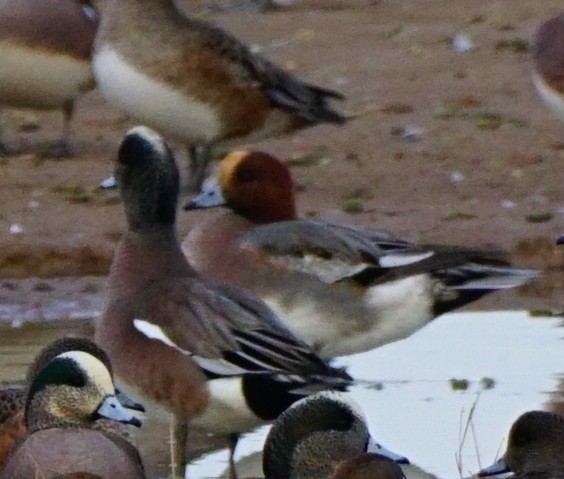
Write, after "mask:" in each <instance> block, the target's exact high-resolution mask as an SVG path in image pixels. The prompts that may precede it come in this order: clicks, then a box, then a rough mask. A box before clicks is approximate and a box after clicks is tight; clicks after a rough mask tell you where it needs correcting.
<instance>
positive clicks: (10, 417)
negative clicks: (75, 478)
mask: <svg viewBox="0 0 564 479" xmlns="http://www.w3.org/2000/svg"><path fill="white" fill-rule="evenodd" d="M73 351H74V352H78V351H82V352H85V353H88V354H91V355H92V356H94V357H95V358H97V359H99V360H100V361H101V362H102V363H103V364H104V365H105V366H106V368H107V369H108V371H109V372H110V375H111V376H112V378H113V375H112V366H111V363H110V359H109V358H108V356H107V354H106V353H105V352H104V351H103V350H102V349H101V348H100V347H99V346H98V345H97V344H96V343H94V342H93V341H92V340H90V339H87V338H80V337H65V338H59V339H56V340H55V341H53V342H52V343H50V344H49V345H47V346H46V347H44V348H43V349H42V350H41V351H40V353H39V354H38V355H37V356H36V358H35V360H34V361H33V363H32V364H31V365H30V366H29V368H28V371H27V374H26V379H25V382H24V384H23V385H21V386H20V385H18V386H15V385H13V386H4V387H2V388H0V469H1V468H2V466H3V464H4V462H5V461H6V459H7V457H8V456H9V455H10V453H11V451H12V449H13V448H14V446H15V445H16V443H17V441H19V440H20V439H21V438H22V437H23V436H25V435H26V434H27V428H26V425H25V420H24V409H25V401H26V396H27V393H26V389H28V388H29V387H30V386H31V384H32V382H33V379H34V378H35V376H36V375H37V373H38V372H39V371H40V370H41V369H42V368H43V367H44V366H45V365H46V364H48V363H49V362H50V361H51V360H52V359H54V358H55V357H57V356H59V355H60V354H62V353H66V352H73ZM116 394H117V397H118V399H119V401H120V403H121V404H122V405H123V406H124V407H126V408H128V409H133V410H135V411H140V412H144V411H145V409H144V407H143V406H142V405H141V404H139V403H136V402H134V401H132V400H131V399H130V398H128V397H127V396H125V395H124V394H123V393H121V392H118V391H116ZM92 428H93V429H98V430H102V431H104V430H105V431H111V432H113V433H115V434H119V435H121V436H123V437H125V438H126V437H128V435H129V434H128V433H129V431H128V429H127V427H126V426H123V425H122V424H120V423H117V422H115V421H108V420H105V419H99V420H96V421H94V422H93V423H92Z"/></svg>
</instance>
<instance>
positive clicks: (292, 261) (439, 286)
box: [182, 151, 538, 358]
mask: <svg viewBox="0 0 564 479" xmlns="http://www.w3.org/2000/svg"><path fill="white" fill-rule="evenodd" d="M222 205H223V206H226V207H227V208H229V209H230V211H227V212H225V213H224V214H220V215H216V216H214V217H213V218H211V219H209V220H207V221H201V222H198V223H197V224H196V225H195V226H194V228H192V229H191V231H190V232H189V234H188V236H187V237H186V239H185V240H184V242H183V245H182V248H183V251H184V253H185V254H186V257H187V258H188V261H189V262H190V264H191V265H192V266H193V267H194V268H195V269H197V270H198V271H206V272H207V274H210V275H211V276H213V277H214V278H216V279H218V280H222V281H226V282H229V283H232V284H235V285H238V286H242V287H244V288H247V289H249V290H251V291H253V292H254V293H255V294H257V295H258V296H259V297H261V298H262V299H263V300H264V301H265V302H266V303H267V304H268V305H269V306H271V307H272V308H273V309H274V310H275V311H276V312H277V313H278V314H279V315H280V317H281V318H283V320H284V321H285V323H286V324H287V325H288V326H289V327H290V329H291V330H292V331H293V332H294V333H296V335H297V336H298V337H300V338H302V339H304V340H305V341H306V342H307V343H309V344H311V345H312V346H313V347H314V349H315V350H316V351H317V352H318V353H319V354H320V355H321V356H322V357H324V358H331V357H335V356H341V355H346V354H354V353H358V352H362V351H367V350H370V349H372V348H375V347H378V346H381V345H383V344H386V343H389V342H391V341H396V340H398V339H402V338H405V337H407V336H409V335H411V334H413V333H414V332H415V331H417V330H418V329H420V328H422V327H423V326H425V325H426V324H427V323H429V322H430V321H431V320H432V319H434V318H435V317H437V316H438V315H440V314H443V313H446V312H448V311H451V310H453V309H455V308H458V307H460V306H463V305H465V304H467V303H469V302H471V301H474V300H476V299H478V298H480V297H482V296H483V295H485V294H488V293H490V292H492V291H496V290H498V289H504V288H510V287H514V286H518V285H521V284H523V283H524V282H526V281H528V280H530V279H532V278H535V277H536V276H538V272H536V271H531V270H522V269H514V268H511V267H510V266H509V264H508V263H507V262H505V261H504V260H503V259H501V258H500V255H499V253H497V252H489V251H480V250H475V249H470V248H462V247H456V246H446V245H445V246H442V245H441V246H430V245H417V244H414V243H410V242H407V241H405V240H402V239H399V238H396V237H393V236H391V235H389V234H386V233H381V232H378V231H376V230H373V229H369V228H360V227H354V226H346V225H340V224H334V223H328V222H323V221H317V220H300V219H298V218H297V213H296V204H295V198H294V188H293V181H292V177H291V174H290V171H289V169H288V167H287V166H286V165H285V164H284V163H282V162H281V161H280V160H278V159H277V158H274V157H273V156H271V155H269V154H267V153H262V152H245V151H242V152H233V153H230V154H229V155H227V156H226V157H225V158H224V159H223V160H222V161H221V162H220V164H219V167H218V170H217V173H216V175H215V176H213V177H212V178H210V179H208V180H206V182H205V184H204V187H203V189H202V192H201V194H200V195H199V196H197V197H196V198H195V199H193V200H191V201H190V202H189V203H188V204H187V205H186V207H185V208H186V209H198V208H209V207H215V206H222Z"/></svg>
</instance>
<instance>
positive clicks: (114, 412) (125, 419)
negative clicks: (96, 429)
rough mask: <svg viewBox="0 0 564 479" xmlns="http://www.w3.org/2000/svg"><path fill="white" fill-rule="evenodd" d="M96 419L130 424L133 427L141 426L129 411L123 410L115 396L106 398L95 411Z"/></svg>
mask: <svg viewBox="0 0 564 479" xmlns="http://www.w3.org/2000/svg"><path fill="white" fill-rule="evenodd" d="M96 413H97V415H98V417H101V418H105V419H110V420H112V421H116V422H121V423H123V424H131V425H132V426H135V427H140V426H141V421H140V420H139V419H137V418H136V417H135V416H134V415H133V414H131V412H129V410H127V409H126V408H124V407H123V406H122V405H121V403H120V402H119V401H118V399H117V397H115V396H106V398H105V399H104V400H103V401H102V403H101V404H100V406H99V407H98V410H97V411H96Z"/></svg>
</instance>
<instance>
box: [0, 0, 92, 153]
mask: <svg viewBox="0 0 564 479" xmlns="http://www.w3.org/2000/svg"><path fill="white" fill-rule="evenodd" d="M97 26H98V19H97V14H96V12H95V10H94V9H93V8H92V6H91V5H90V4H89V2H88V1H87V0H18V1H15V2H10V1H5V2H0V65H2V68H1V69H0V104H2V105H6V106H10V107H16V108H34V109H46V110H59V109H60V110H61V111H62V112H63V115H64V126H63V134H62V136H61V138H60V140H59V141H58V142H56V143H54V144H52V145H50V147H49V149H48V150H46V152H45V154H46V155H48V156H57V157H59V156H69V155H71V154H72V150H71V147H70V137H71V133H72V132H71V122H72V115H73V111H74V104H75V101H76V99H77V98H78V97H79V96H80V95H81V94H82V93H84V92H86V91H88V90H90V89H92V88H93V87H94V76H93V74H92V68H91V59H90V58H91V54H92V48H93V44H94V37H95V35H96V29H97Z"/></svg>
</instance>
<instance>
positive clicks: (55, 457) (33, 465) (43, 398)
mask: <svg viewBox="0 0 564 479" xmlns="http://www.w3.org/2000/svg"><path fill="white" fill-rule="evenodd" d="M24 417H25V424H26V427H27V430H28V434H27V435H26V436H25V437H24V438H23V439H22V440H21V441H20V442H19V443H18V445H17V446H16V448H15V449H14V450H13V451H12V453H11V455H10V457H9V458H8V460H7V461H6V464H5V465H4V468H3V470H2V472H1V473H0V477H1V478H3V479H4V478H5V479H8V478H9V479H24V478H25V479H28V478H30V477H42V478H45V479H52V478H55V477H58V476H60V475H63V474H69V473H72V472H82V473H85V472H88V473H90V474H94V475H97V476H99V477H101V478H103V479H110V478H115V477H127V478H131V479H137V478H139V479H141V478H143V477H144V474H143V467H142V463H141V459H140V457H139V455H138V453H137V451H136V449H135V448H134V447H133V446H132V445H131V444H130V443H129V442H127V441H125V440H124V439H123V438H121V437H120V436H117V435H114V434H111V433H104V432H100V431H94V430H92V429H90V427H91V426H92V424H93V422H94V421H95V420H96V419H97V418H106V419H109V420H113V421H117V422H120V423H124V424H131V425H134V426H140V425H141V423H140V421H139V420H138V419H137V418H136V417H135V416H133V415H132V414H131V413H130V412H129V411H128V410H127V409H125V408H123V406H122V405H121V404H120V403H119V401H118V400H117V398H116V396H115V389H114V384H113V382H112V378H111V376H110V373H109V371H108V369H107V368H106V366H105V365H104V363H103V362H102V361H100V360H99V359H98V358H96V357H95V356H93V355H91V354H89V353H87V352H84V351H70V352H65V353H62V354H59V355H58V356H56V357H55V358H53V359H51V360H50V361H49V362H48V363H47V364H46V365H45V366H44V367H43V368H41V369H40V370H39V371H37V372H36V374H35V376H34V377H33V380H32V381H31V384H30V385H29V388H28V393H27V397H26V403H25V412H24Z"/></svg>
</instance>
